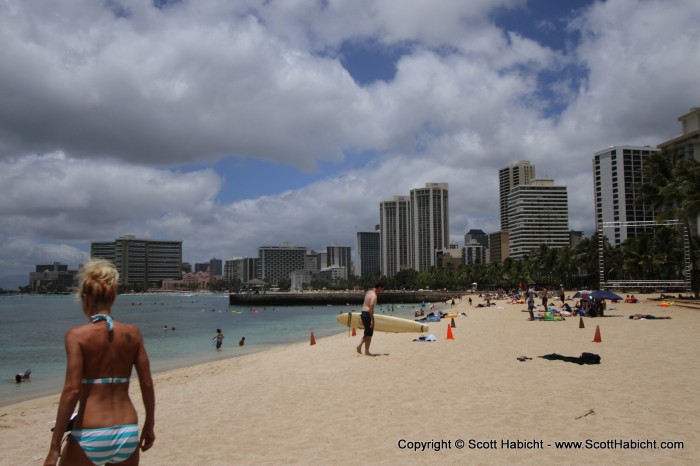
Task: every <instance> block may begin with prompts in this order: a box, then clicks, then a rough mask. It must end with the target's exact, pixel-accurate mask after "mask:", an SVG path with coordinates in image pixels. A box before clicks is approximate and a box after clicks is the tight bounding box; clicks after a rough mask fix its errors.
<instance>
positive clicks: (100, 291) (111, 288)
mask: <svg viewBox="0 0 700 466" xmlns="http://www.w3.org/2000/svg"><path fill="white" fill-rule="evenodd" d="M118 284H119V272H117V268H116V267H115V266H114V264H112V263H111V262H110V261H108V260H105V259H90V260H89V261H88V262H87V263H85V264H83V266H82V267H80V270H79V271H78V293H77V295H78V298H80V299H82V296H83V295H84V294H85V295H88V296H90V297H91V298H92V299H93V301H95V303H97V304H98V305H104V304H107V305H111V304H112V303H113V302H114V300H115V299H116V297H117V285H118Z"/></svg>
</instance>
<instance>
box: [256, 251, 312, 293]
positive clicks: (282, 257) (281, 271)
mask: <svg viewBox="0 0 700 466" xmlns="http://www.w3.org/2000/svg"><path fill="white" fill-rule="evenodd" d="M305 265H306V248H305V247H303V246H292V245H290V244H283V245H282V246H261V247H259V248H258V268H259V273H258V277H259V278H260V279H262V280H265V281H266V282H268V283H270V284H271V285H273V286H274V285H277V283H278V282H279V281H280V280H282V279H290V274H291V273H292V272H294V271H295V270H304V267H305Z"/></svg>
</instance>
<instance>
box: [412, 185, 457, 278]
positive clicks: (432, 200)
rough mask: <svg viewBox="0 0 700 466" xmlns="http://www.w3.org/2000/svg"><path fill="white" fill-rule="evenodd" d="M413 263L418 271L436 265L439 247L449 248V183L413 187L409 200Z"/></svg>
mask: <svg viewBox="0 0 700 466" xmlns="http://www.w3.org/2000/svg"><path fill="white" fill-rule="evenodd" d="M409 225H410V234H409V240H410V245H411V247H410V250H409V252H410V254H411V261H410V265H411V267H412V268H413V269H415V270H417V271H418V272H424V271H427V270H430V268H431V267H434V266H436V265H437V264H436V255H435V251H438V250H442V249H449V244H450V216H449V196H448V186H447V183H427V184H426V185H425V187H424V188H416V189H412V190H411V193H410V202H409Z"/></svg>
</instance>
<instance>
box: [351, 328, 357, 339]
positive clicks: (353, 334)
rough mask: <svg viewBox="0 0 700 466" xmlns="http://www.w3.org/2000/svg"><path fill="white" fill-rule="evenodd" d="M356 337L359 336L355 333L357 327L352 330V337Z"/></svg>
mask: <svg viewBox="0 0 700 466" xmlns="http://www.w3.org/2000/svg"><path fill="white" fill-rule="evenodd" d="M355 335H357V332H356V331H355V327H353V328H352V336H353V337H354V336H355Z"/></svg>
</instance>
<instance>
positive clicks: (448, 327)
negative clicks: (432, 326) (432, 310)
mask: <svg viewBox="0 0 700 466" xmlns="http://www.w3.org/2000/svg"><path fill="white" fill-rule="evenodd" d="M447 339H448V340H454V339H455V337H453V336H452V327H450V326H449V324H448V325H447Z"/></svg>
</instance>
